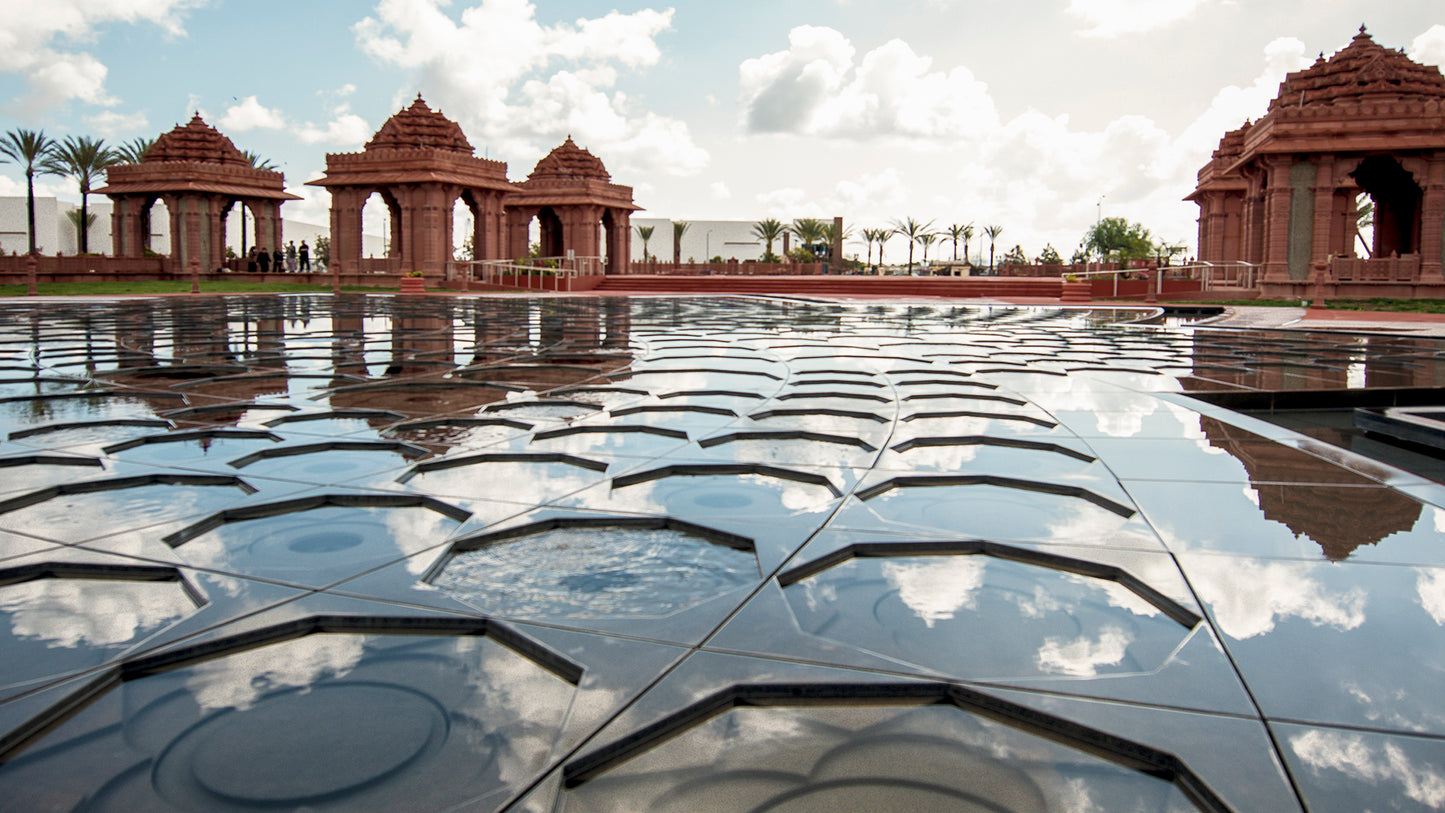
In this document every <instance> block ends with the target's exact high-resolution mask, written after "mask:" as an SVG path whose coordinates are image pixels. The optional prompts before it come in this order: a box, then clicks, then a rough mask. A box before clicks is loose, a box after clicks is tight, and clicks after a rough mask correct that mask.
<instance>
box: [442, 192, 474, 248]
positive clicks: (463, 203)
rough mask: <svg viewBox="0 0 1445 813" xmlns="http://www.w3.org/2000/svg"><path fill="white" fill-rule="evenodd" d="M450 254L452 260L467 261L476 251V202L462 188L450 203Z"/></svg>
mask: <svg viewBox="0 0 1445 813" xmlns="http://www.w3.org/2000/svg"><path fill="white" fill-rule="evenodd" d="M450 222H451V230H450V234H451V240H450V241H449V242H450V246H451V254H449V255H448V256H449V257H450V258H451V259H452V260H454V261H462V262H468V261H470V260H471V259H472V257H473V255H474V253H475V251H476V243H477V240H476V235H475V231H476V227H477V204H476V201H475V199H474V198H473V197H472V195H471V193H470V192H468V191H466V190H463V191H462V192H461V194H459V195H457V198H456V200H454V201H452V205H451V221H450Z"/></svg>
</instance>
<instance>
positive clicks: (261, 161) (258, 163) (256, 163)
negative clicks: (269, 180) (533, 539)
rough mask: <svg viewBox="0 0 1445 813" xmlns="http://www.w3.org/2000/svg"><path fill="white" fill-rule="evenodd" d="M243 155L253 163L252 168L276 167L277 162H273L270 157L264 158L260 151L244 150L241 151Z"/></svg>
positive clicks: (271, 168)
mask: <svg viewBox="0 0 1445 813" xmlns="http://www.w3.org/2000/svg"><path fill="white" fill-rule="evenodd" d="M241 155H242V156H244V157H245V159H246V160H247V161H249V162H250V163H251V168H252V169H268V170H272V171H274V170H275V169H276V164H275V162H273V161H272V160H271V159H270V158H262V157H261V155H260V153H255V152H251V151H250V150H243V151H242V152H241Z"/></svg>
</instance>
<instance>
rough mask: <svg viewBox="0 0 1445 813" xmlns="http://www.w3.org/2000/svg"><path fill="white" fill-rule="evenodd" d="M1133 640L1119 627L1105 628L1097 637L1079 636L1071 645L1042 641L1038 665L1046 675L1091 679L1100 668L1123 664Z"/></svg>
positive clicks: (1050, 639)
mask: <svg viewBox="0 0 1445 813" xmlns="http://www.w3.org/2000/svg"><path fill="white" fill-rule="evenodd" d="M1131 643H1133V638H1132V637H1131V636H1130V635H1129V634H1127V633H1125V632H1124V631H1123V630H1122V629H1119V628H1118V627H1105V628H1104V629H1102V630H1100V631H1099V637H1098V638H1097V639H1092V638H1090V637H1089V636H1087V635H1080V636H1079V637H1077V638H1075V639H1073V640H1072V641H1065V640H1064V639H1062V638H1045V639H1044V644H1043V646H1041V647H1039V654H1038V659H1037V662H1038V665H1039V668H1040V669H1042V670H1044V671H1045V672H1052V673H1054V674H1063V675H1074V676H1077V677H1093V676H1094V675H1096V674H1098V670H1099V667H1100V666H1113V665H1115V664H1117V663H1119V662H1120V661H1122V660H1124V653H1125V652H1127V651H1128V649H1129V644H1131Z"/></svg>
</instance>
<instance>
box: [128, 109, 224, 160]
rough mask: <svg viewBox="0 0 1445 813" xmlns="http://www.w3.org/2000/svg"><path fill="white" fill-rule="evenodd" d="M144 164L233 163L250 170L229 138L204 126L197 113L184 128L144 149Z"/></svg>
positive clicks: (178, 128)
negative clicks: (174, 162)
mask: <svg viewBox="0 0 1445 813" xmlns="http://www.w3.org/2000/svg"><path fill="white" fill-rule="evenodd" d="M141 160H143V161H146V162H151V161H201V162H205V163H211V164H233V165H235V166H242V167H249V166H250V165H251V162H250V161H247V160H246V156H244V155H242V154H241V151H240V150H238V149H236V145H235V144H232V143H231V139H229V138H226V137H225V136H223V135H221V134H220V132H218V131H217V130H216V128H214V127H212V126H210V125H209V124H206V122H205V121H203V120H202V119H201V116H200V114H199V113H197V114H196V116H195V117H194V118H192V119H191V120H190V122H189V123H187V124H185V125H179V124H178V125H176V127H175V129H173V130H171V131H170V132H169V133H166V134H164V135H162V136H161V137H160V138H157V139H156V143H155V144H153V145H152V146H151V148H150V149H149V150H146V153H145V155H144V156H143V157H142V159H141Z"/></svg>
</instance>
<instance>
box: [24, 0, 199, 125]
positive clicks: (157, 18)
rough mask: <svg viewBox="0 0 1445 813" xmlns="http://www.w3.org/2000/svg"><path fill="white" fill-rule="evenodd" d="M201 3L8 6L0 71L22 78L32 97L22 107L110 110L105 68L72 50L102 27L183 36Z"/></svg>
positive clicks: (90, 1) (67, 0)
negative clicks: (148, 26)
mask: <svg viewBox="0 0 1445 813" xmlns="http://www.w3.org/2000/svg"><path fill="white" fill-rule="evenodd" d="M203 2H204V0H125V2H96V1H95V0H51V1H50V2H45V3H31V4H24V3H10V4H8V6H9V7H8V8H6V10H5V25H4V26H0V72H3V73H14V74H18V75H20V76H23V77H24V78H25V81H26V83H27V84H28V85H29V86H30V90H31V95H30V96H29V97H28V98H27V99H26V100H25V101H26V106H27V107H29V108H31V109H33V110H40V109H44V108H47V107H51V106H53V105H56V104H62V103H65V102H68V101H71V100H77V101H81V102H86V103H89V104H98V105H112V104H115V103H116V101H117V100H116V99H115V98H114V97H113V96H111V95H109V94H108V93H106V90H105V79H106V74H107V69H106V66H105V65H104V64H102V63H101V62H100V61H99V60H97V59H96V58H95V57H94V56H92V55H91V54H89V53H88V52H86V51H84V50H77V49H76V48H75V46H76V45H77V44H79V43H83V42H85V41H86V40H87V39H89V38H90V37H91V36H92V34H93V33H94V31H95V29H96V28H97V27H98V26H100V25H102V24H106V23H117V22H118V23H129V24H136V23H141V22H148V23H152V24H154V25H157V26H160V27H161V28H162V29H164V30H165V31H166V32H167V33H168V34H170V35H172V36H179V35H182V34H184V33H185V32H184V30H183V29H182V27H181V21H182V19H183V18H184V15H185V12H186V11H187V10H188V9H190V8H194V7H196V6H198V5H201V4H202V3H203Z"/></svg>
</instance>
